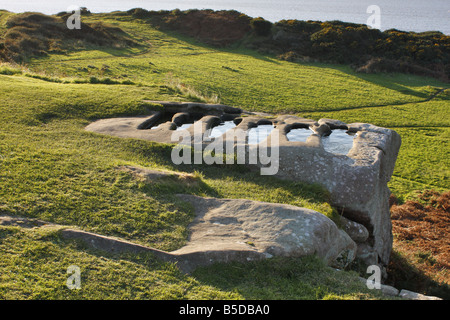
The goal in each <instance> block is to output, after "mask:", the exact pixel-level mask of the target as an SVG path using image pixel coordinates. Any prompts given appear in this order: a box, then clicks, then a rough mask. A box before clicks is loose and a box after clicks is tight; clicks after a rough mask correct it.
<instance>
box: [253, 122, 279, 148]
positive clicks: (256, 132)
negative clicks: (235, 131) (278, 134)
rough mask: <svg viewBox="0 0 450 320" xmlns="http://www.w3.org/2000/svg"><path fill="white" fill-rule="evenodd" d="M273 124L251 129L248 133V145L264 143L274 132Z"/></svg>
mask: <svg viewBox="0 0 450 320" xmlns="http://www.w3.org/2000/svg"><path fill="white" fill-rule="evenodd" d="M273 128H274V125H273V124H262V125H259V126H257V127H256V128H251V129H250V130H249V132H248V144H258V143H260V142H262V141H263V140H264V139H266V138H267V136H268V135H269V134H270V133H271V132H272V130H273Z"/></svg>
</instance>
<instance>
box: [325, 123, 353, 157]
mask: <svg viewBox="0 0 450 320" xmlns="http://www.w3.org/2000/svg"><path fill="white" fill-rule="evenodd" d="M355 137H356V134H355V133H347V130H345V129H335V130H332V132H331V134H330V135H329V136H327V137H322V143H323V147H324V148H325V150H326V151H328V152H331V153H334V154H344V155H346V154H347V153H348V152H349V151H350V149H351V148H352V147H353V140H354V139H355Z"/></svg>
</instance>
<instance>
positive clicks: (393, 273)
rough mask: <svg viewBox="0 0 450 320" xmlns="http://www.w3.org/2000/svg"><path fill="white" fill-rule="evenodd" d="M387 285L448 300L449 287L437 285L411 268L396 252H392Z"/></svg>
mask: <svg viewBox="0 0 450 320" xmlns="http://www.w3.org/2000/svg"><path fill="white" fill-rule="evenodd" d="M387 272H388V279H387V284H389V285H391V286H393V287H395V288H398V289H399V290H401V289H406V290H410V291H414V292H419V293H422V294H425V295H429V296H436V297H440V298H442V299H445V300H450V286H449V285H447V284H445V283H438V282H436V281H434V280H433V279H431V278H430V277H428V276H427V275H426V274H425V273H424V272H422V271H421V270H419V269H417V268H416V267H415V266H413V265H412V264H411V263H410V262H408V260H407V259H405V258H404V257H402V256H401V255H400V254H399V253H398V252H395V251H394V252H392V254H391V262H390V264H389V266H388V270H387Z"/></svg>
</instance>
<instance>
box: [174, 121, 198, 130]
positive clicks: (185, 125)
mask: <svg viewBox="0 0 450 320" xmlns="http://www.w3.org/2000/svg"><path fill="white" fill-rule="evenodd" d="M193 124H194V123H184V124H182V125H181V126H179V127H177V129H176V130H186V129H188V128H189V127H190V126H192V125H193Z"/></svg>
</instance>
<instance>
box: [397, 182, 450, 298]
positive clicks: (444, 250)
mask: <svg viewBox="0 0 450 320" xmlns="http://www.w3.org/2000/svg"><path fill="white" fill-rule="evenodd" d="M391 219H392V230H393V234H394V239H395V241H394V252H395V253H394V256H393V259H392V262H391V264H390V266H389V268H390V272H389V273H390V274H391V275H390V277H391V281H392V282H399V283H401V285H403V286H405V285H409V286H412V289H415V290H416V291H422V292H438V293H439V294H441V295H445V296H446V297H447V298H450V291H449V285H450V237H449V233H450V191H449V192H445V193H442V194H441V193H438V192H436V191H424V192H422V193H420V194H419V195H418V199H417V201H407V202H406V203H404V204H402V205H398V204H393V205H392V207H391ZM408 282H409V283H408Z"/></svg>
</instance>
